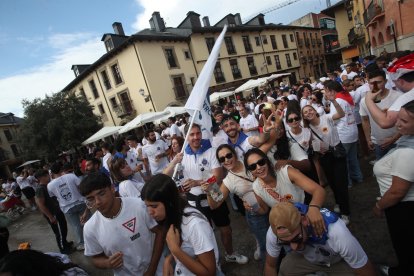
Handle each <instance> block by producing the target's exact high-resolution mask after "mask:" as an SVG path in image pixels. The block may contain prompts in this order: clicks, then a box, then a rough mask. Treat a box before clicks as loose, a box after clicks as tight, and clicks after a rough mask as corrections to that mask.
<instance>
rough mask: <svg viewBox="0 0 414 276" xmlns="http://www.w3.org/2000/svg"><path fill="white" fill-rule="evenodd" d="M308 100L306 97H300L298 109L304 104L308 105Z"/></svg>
mask: <svg viewBox="0 0 414 276" xmlns="http://www.w3.org/2000/svg"><path fill="white" fill-rule="evenodd" d="M309 104H310V102H309V100H308V99H306V98H302V99H300V109H302V108H304V107H305V106H307V105H309Z"/></svg>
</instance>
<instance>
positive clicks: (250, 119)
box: [239, 114, 259, 136]
mask: <svg viewBox="0 0 414 276" xmlns="http://www.w3.org/2000/svg"><path fill="white" fill-rule="evenodd" d="M239 124H240V127H241V128H242V129H249V128H254V127H258V126H259V122H258V121H257V119H256V117H255V116H254V115H252V114H249V115H247V116H246V118H243V117H241V118H240V122H239ZM245 134H246V135H247V136H257V135H259V131H258V130H252V131H249V132H245Z"/></svg>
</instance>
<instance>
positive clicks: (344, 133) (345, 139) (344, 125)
mask: <svg viewBox="0 0 414 276" xmlns="http://www.w3.org/2000/svg"><path fill="white" fill-rule="evenodd" d="M336 101H337V103H338V104H339V105H340V106H341V107H342V109H343V110H344V112H345V116H344V117H342V118H340V119H338V120H335V125H336V128H337V130H338V134H339V139H340V140H341V142H342V143H354V142H356V141H358V127H357V125H356V122H355V116H354V106H352V105H350V104H349V103H348V102H347V101H345V100H343V99H339V98H338V99H336ZM336 113H337V111H336V108H335V106H334V104H333V103H331V113H330V114H329V115H330V116H333V115H334V114H336Z"/></svg>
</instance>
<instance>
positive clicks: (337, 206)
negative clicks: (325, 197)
mask: <svg viewBox="0 0 414 276" xmlns="http://www.w3.org/2000/svg"><path fill="white" fill-rule="evenodd" d="M334 212H335V213H338V214H339V213H340V212H341V209H340V208H339V205H338V204H335V206H334Z"/></svg>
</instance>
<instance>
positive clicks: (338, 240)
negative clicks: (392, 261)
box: [266, 219, 368, 269]
mask: <svg viewBox="0 0 414 276" xmlns="http://www.w3.org/2000/svg"><path fill="white" fill-rule="evenodd" d="M328 237H329V238H328V240H327V241H326V243H325V244H317V243H313V244H312V245H306V246H305V248H304V250H301V251H295V252H296V253H297V254H301V255H303V257H304V258H305V259H306V260H308V261H309V262H310V263H313V264H317V265H325V266H328V267H329V266H330V265H331V264H335V263H337V262H339V261H341V260H342V259H343V260H344V261H345V262H346V263H347V264H348V265H349V266H350V267H352V268H353V269H358V268H361V267H363V266H364V265H365V264H366V263H367V262H368V257H367V255H366V254H365V252H364V250H363V249H362V247H361V245H360V244H359V242H358V241H357V239H356V238H355V237H354V236H353V235H352V234H351V232H349V230H348V228H347V227H346V225H345V223H344V222H343V221H342V220H341V219H338V220H337V221H336V222H334V223H331V224H329V226H328ZM285 247H286V249H285V250H287V252H289V249H290V246H285ZM281 249H282V245H278V238H277V236H276V235H275V234H274V233H273V231H272V228H271V227H269V230H268V231H267V234H266V251H267V253H268V254H269V255H270V256H271V257H274V258H276V257H278V256H279V254H280V250H281ZM321 252H324V253H325V254H321ZM288 254H289V253H288Z"/></svg>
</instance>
